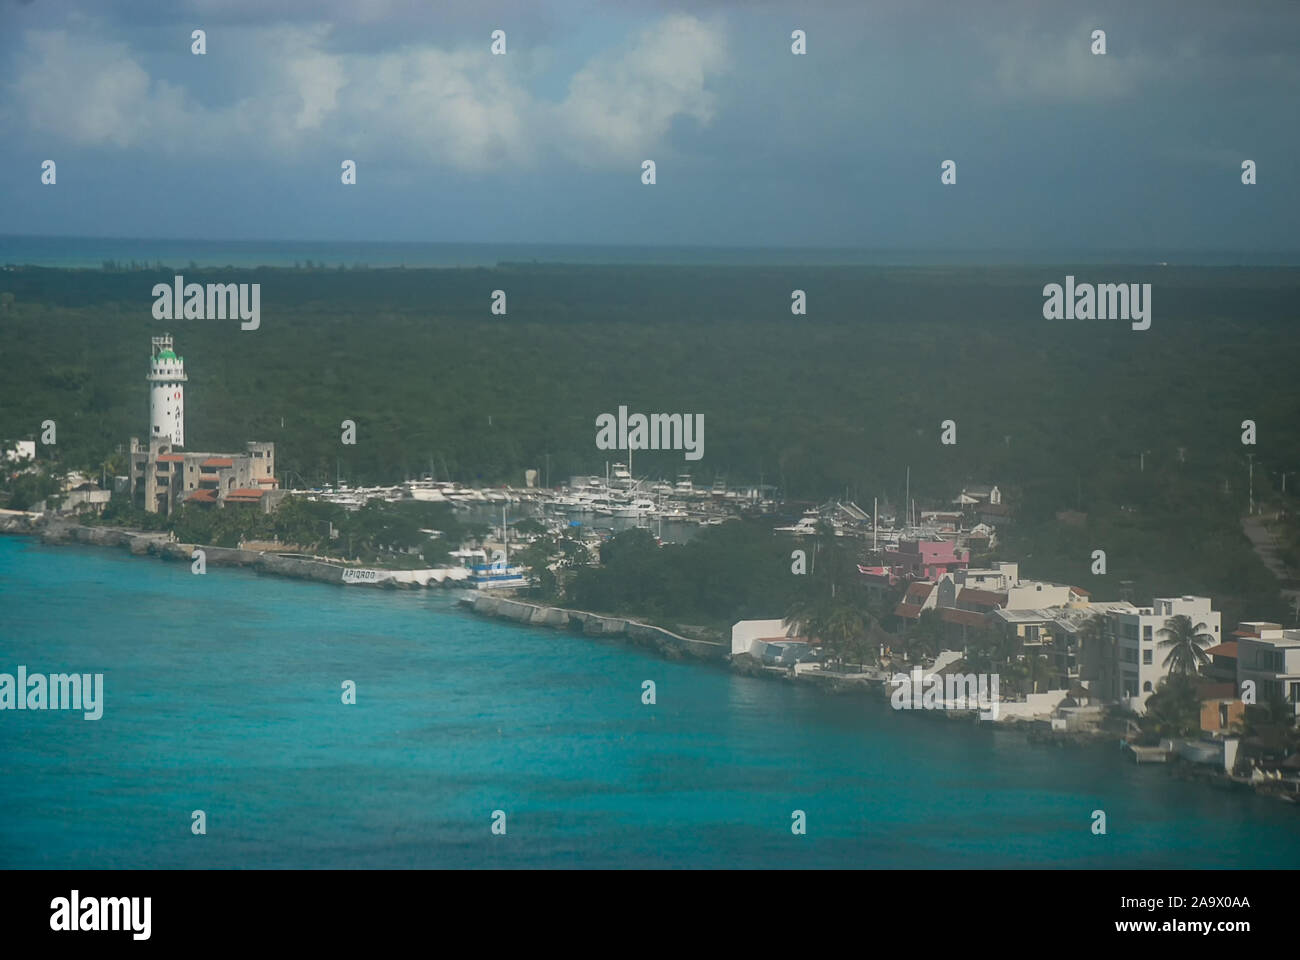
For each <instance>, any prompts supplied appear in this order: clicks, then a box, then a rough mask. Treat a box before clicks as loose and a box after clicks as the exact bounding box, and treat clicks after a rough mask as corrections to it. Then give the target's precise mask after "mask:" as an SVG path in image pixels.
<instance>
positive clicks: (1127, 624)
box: [1107, 597, 1300, 713]
mask: <svg viewBox="0 0 1300 960" xmlns="http://www.w3.org/2000/svg"><path fill="white" fill-rule="evenodd" d="M1179 615H1182V616H1186V617H1188V618H1189V619H1190V620H1191V621H1192V624H1193V625H1194V626H1195V625H1198V624H1204V625H1205V627H1204V630H1205V632H1206V633H1208V634H1209V635H1210V636H1211V637H1219V636H1220V616H1219V612H1218V611H1217V610H1215V609H1213V604H1212V601H1211V600H1210V598H1209V597H1156V598H1155V599H1154V600H1153V601H1152V602H1151V606H1149V607H1138V608H1136V609H1135V610H1133V611H1132V612H1129V611H1114V612H1112V613H1110V614H1109V615H1108V616H1107V620H1108V622H1109V626H1110V635H1111V637H1112V639H1113V641H1114V643H1113V649H1114V654H1115V656H1114V660H1115V667H1116V668H1117V669H1115V670H1114V671H1113V676H1112V677H1111V689H1110V691H1109V694H1110V696H1111V697H1112V698H1113V699H1115V700H1119V701H1120V702H1122V703H1123V704H1124V705H1125V706H1126V707H1128V708H1129V709H1131V710H1133V711H1134V712H1136V713H1142V712H1143V711H1144V709H1145V705H1146V701H1147V698H1148V697H1150V696H1151V694H1152V693H1153V692H1155V689H1156V687H1157V686H1159V684H1160V681H1161V680H1163V679H1164V678H1165V676H1167V675H1168V672H1169V671H1168V668H1167V667H1166V666H1165V660H1166V658H1167V657H1168V655H1169V654H1168V649H1167V648H1162V647H1161V646H1160V643H1161V641H1162V640H1163V639H1164V638H1163V637H1161V635H1160V631H1161V630H1162V629H1164V628H1165V626H1166V625H1167V624H1168V622H1169V620H1170V619H1172V618H1173V617H1176V616H1179ZM1297 679H1300V676H1298V677H1297Z"/></svg>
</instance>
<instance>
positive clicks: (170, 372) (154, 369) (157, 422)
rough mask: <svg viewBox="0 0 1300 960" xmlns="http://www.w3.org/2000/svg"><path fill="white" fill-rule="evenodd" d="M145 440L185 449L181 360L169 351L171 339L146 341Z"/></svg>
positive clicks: (183, 378) (183, 382)
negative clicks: (147, 342)
mask: <svg viewBox="0 0 1300 960" xmlns="http://www.w3.org/2000/svg"><path fill="white" fill-rule="evenodd" d="M150 342H151V344H152V347H151V349H150V359H149V376H148V377H147V378H146V379H147V380H148V381H149V439H150V440H165V441H167V443H168V444H169V445H170V446H173V447H183V446H185V380H186V377H185V359H184V358H183V357H178V356H177V355H176V352H175V351H174V350H172V335H171V334H170V333H165V334H163V335H162V336H161V337H153V338H152V340H151V341H150Z"/></svg>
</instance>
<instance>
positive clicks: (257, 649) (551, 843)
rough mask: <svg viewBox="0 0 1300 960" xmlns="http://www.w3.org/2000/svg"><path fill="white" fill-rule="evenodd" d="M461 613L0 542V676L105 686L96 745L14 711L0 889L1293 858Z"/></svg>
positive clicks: (624, 654)
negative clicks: (324, 873)
mask: <svg viewBox="0 0 1300 960" xmlns="http://www.w3.org/2000/svg"><path fill="white" fill-rule="evenodd" d="M455 596H456V594H455V592H454V591H448V592H438V591H429V592H410V593H406V592H386V591H373V590H368V589H363V588H340V587H330V586H325V585H319V584H308V583H300V582H297V581H289V580H281V579H274V578H269V577H260V576H258V575H257V574H254V573H250V572H246V571H234V570H228V569H214V570H211V571H210V572H209V573H208V574H207V575H205V576H195V575H193V574H191V573H190V568H189V566H188V565H187V564H167V563H163V562H161V561H157V560H152V559H140V558H132V557H130V556H128V555H127V554H126V553H125V552H119V551H115V550H107V549H97V548H88V547H46V546H42V545H41V544H40V543H39V542H37V541H34V540H31V539H27V538H16V537H0V672H6V673H13V672H14V671H15V670H16V668H17V666H18V665H19V664H24V665H26V667H27V668H28V670H29V672H38V671H39V672H45V673H53V672H64V671H77V672H92V673H94V672H102V673H103V674H104V683H105V707H104V716H103V718H102V719H101V720H98V721H87V720H83V719H82V718H81V714H80V713H72V712H54V711H46V712H32V711H23V712H11V711H4V712H2V713H0V777H2V778H3V789H0V867H5V868H14V867H18V868H28V867H49V868H64V867H91V868H101V867H102V868H122V867H164V868H167V867H189V868H209V867H867V868H890V867H920V868H966V867H974V868H1000V867H1061V868H1091V867H1121V868H1132V867H1168V868H1177V867H1228V868H1236V867H1294V866H1295V865H1296V863H1300V811H1297V810H1296V809H1295V808H1292V807H1289V806H1287V805H1285V804H1282V803H1280V802H1278V801H1273V800H1265V799H1261V798H1257V797H1254V796H1253V795H1250V794H1245V795H1242V794H1238V793H1235V792H1226V791H1222V790H1218V789H1215V788H1212V787H1208V786H1201V785H1195V784H1189V783H1185V782H1180V781H1176V780H1173V779H1171V778H1170V777H1169V776H1168V775H1167V773H1166V771H1164V770H1163V769H1160V768H1158V767H1157V768H1151V767H1142V768H1138V767H1136V766H1134V765H1133V764H1132V762H1131V761H1129V760H1127V759H1125V757H1124V755H1123V754H1122V753H1121V751H1120V750H1119V749H1118V747H1112V746H1101V747H1096V748H1090V749H1074V750H1065V749H1054V748H1045V747H1036V746H1031V745H1029V744H1027V743H1026V742H1025V740H1024V738H1023V737H1021V736H1019V735H1017V734H1015V733H1014V732H1010V731H1004V730H996V729H992V728H991V727H989V726H987V725H969V724H964V723H949V722H945V721H943V720H942V719H936V718H933V717H929V716H925V717H919V716H912V715H898V714H896V713H894V712H893V711H892V710H890V709H889V708H888V706H887V705H885V704H881V703H875V702H864V701H862V700H858V699H850V698H833V697H825V696H822V695H818V694H815V693H812V692H810V691H807V690H803V689H797V688H794V687H792V686H790V685H787V684H784V683H775V682H769V681H764V680H758V679H751V678H744V677H738V676H734V675H732V674H730V673H728V672H727V671H726V670H724V669H721V668H715V667H708V666H700V665H696V664H689V663H678V662H668V661H664V660H660V659H657V658H655V657H652V656H650V655H648V654H646V653H642V652H640V651H637V650H633V649H628V648H625V647H622V646H618V645H615V644H612V643H608V642H600V641H593V640H589V639H585V638H583V637H581V636H576V635H570V634H565V633H559V632H555V631H551V630H542V629H531V628H522V627H516V626H513V625H507V624H502V623H497V622H492V621H485V620H480V619H476V618H473V617H471V616H468V615H466V614H462V613H461V612H459V610H458V609H457V608H456V605H455ZM344 680H353V681H355V682H356V684H357V690H358V698H357V703H356V705H355V706H344V705H343V704H342V703H341V697H340V685H341V683H342V682H343V681H344ZM644 680H654V681H655V683H656V685H657V699H658V702H657V703H656V704H655V705H653V706H646V705H643V704H642V703H641V684H642V681H644ZM196 809H202V810H204V811H205V812H206V814H207V824H208V832H207V835H206V836H195V835H193V834H192V833H191V831H190V823H191V820H190V815H191V811H193V810H196ZM1098 809H1100V810H1103V811H1105V813H1106V817H1107V827H1108V832H1107V834H1106V835H1105V836H1095V835H1093V834H1092V832H1091V830H1090V826H1091V823H1092V819H1091V814H1092V811H1094V810H1098ZM494 810H503V811H505V813H506V834H505V835H504V836H494V835H493V834H492V832H491V830H490V826H491V822H492V812H493V811H494ZM794 810H803V811H805V813H806V817H807V825H808V832H807V835H806V836H795V835H793V834H792V833H791V830H790V823H791V813H792V811H794Z"/></svg>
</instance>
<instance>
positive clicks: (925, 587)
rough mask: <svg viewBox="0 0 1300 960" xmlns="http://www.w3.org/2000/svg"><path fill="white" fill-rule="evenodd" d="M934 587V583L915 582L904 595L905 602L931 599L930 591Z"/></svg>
mask: <svg viewBox="0 0 1300 960" xmlns="http://www.w3.org/2000/svg"><path fill="white" fill-rule="evenodd" d="M933 589H934V584H933V583H913V584H911V585H910V586H908V588H907V594H906V595H905V597H904V600H903V602H904V603H909V602H911V603H916V602H917V601H924V600H927V599H929V596H930V591H931V590H933Z"/></svg>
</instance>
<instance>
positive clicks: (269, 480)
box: [257, 477, 275, 483]
mask: <svg viewBox="0 0 1300 960" xmlns="http://www.w3.org/2000/svg"><path fill="white" fill-rule="evenodd" d="M257 482H258V483H275V477H258V478H257Z"/></svg>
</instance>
